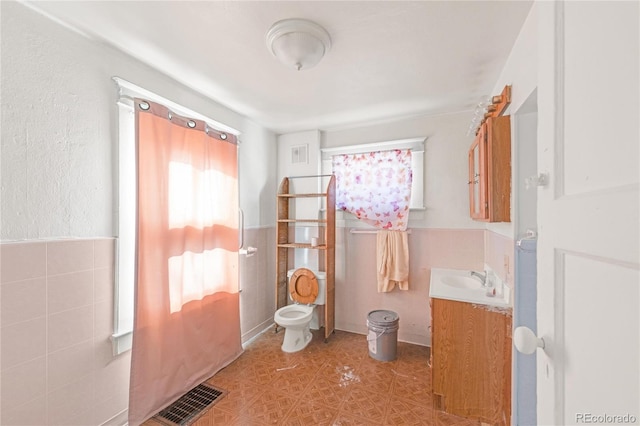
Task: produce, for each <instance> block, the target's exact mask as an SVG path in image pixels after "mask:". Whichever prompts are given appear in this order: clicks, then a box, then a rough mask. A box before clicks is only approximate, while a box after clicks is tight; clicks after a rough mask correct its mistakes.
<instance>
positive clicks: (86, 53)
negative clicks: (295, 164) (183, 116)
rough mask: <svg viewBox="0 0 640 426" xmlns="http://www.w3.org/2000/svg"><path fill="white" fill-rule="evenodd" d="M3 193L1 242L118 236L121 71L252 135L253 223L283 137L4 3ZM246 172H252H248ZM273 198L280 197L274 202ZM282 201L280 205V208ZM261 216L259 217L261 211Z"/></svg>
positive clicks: (258, 220)
mask: <svg viewBox="0 0 640 426" xmlns="http://www.w3.org/2000/svg"><path fill="white" fill-rule="evenodd" d="M1 31H2V45H1V47H2V49H1V51H2V77H1V78H2V80H1V83H2V160H1V161H2V163H1V166H2V169H1V170H2V172H1V179H2V180H1V189H0V197H1V199H2V208H1V215H2V216H1V219H2V223H1V225H2V227H1V228H2V229H1V235H0V238H2V239H3V240H22V239H35V238H55V237H69V236H73V237H96V236H113V235H114V232H115V227H114V212H115V211H116V206H115V201H116V197H115V194H114V190H113V184H112V182H113V176H114V173H115V171H114V166H113V164H114V159H115V155H114V152H115V147H116V142H117V140H116V135H117V122H116V120H115V118H116V116H117V109H116V104H115V102H116V89H115V84H114V83H113V81H112V80H111V77H113V76H118V77H121V78H124V79H126V80H129V81H131V82H133V83H135V84H137V85H139V86H142V87H144V88H146V89H148V90H150V91H152V92H155V93H157V94H159V95H161V96H163V97H165V98H168V99H171V100H172V101H174V102H177V103H179V104H182V105H184V106H185V107H187V108H190V109H192V110H194V111H198V112H200V113H201V114H203V115H206V116H209V117H211V118H213V119H215V120H217V121H220V122H222V123H225V124H227V125H229V126H231V127H234V128H236V129H239V130H240V131H241V132H246V134H243V135H242V136H241V139H242V140H243V142H244V144H243V146H242V147H241V151H243V150H244V151H247V154H245V153H243V152H242V153H241V162H246V163H248V164H247V165H246V167H245V165H244V164H242V163H241V168H243V169H244V168H246V169H247V170H251V174H250V175H249V174H248V173H246V174H245V175H246V176H247V179H248V181H249V182H248V183H247V184H244V183H243V182H241V190H242V194H241V200H242V204H243V206H244V208H245V211H246V212H251V213H250V214H249V217H248V223H250V224H254V225H258V224H263V223H269V222H271V221H272V220H273V217H274V216H273V213H271V212H270V210H272V209H270V208H269V207H267V208H266V211H264V212H261V208H260V206H264V204H263V202H264V201H265V200H266V199H267V198H264V199H261V197H260V194H261V192H259V191H256V190H255V189H256V187H258V188H260V189H261V190H262V191H263V192H269V191H271V189H270V188H269V186H273V185H274V184H273V183H272V181H273V179H274V176H273V173H272V172H271V170H273V169H274V168H275V156H274V154H273V152H274V151H275V136H274V135H273V133H271V132H270V131H266V130H265V129H262V128H260V126H257V125H256V124H254V123H252V122H250V121H249V120H247V119H245V118H244V117H242V116H240V115H238V114H237V113H235V112H233V111H231V110H229V109H227V108H225V107H223V106H221V105H219V104H216V103H215V102H212V101H211V100H209V99H206V98H204V97H203V96H200V95H199V94H197V93H195V92H194V91H192V90H190V89H188V88H185V87H183V86H181V85H180V84H178V83H176V82H175V81H173V80H171V79H170V78H168V77H166V76H164V75H163V74H161V73H159V72H157V71H155V70H153V69H151V68H149V67H147V66H146V65H144V64H142V63H140V62H138V61H136V60H135V59H133V58H131V57H129V56H127V55H125V54H123V53H121V52H119V51H116V50H114V49H112V48H110V47H108V46H106V45H104V44H102V43H98V42H95V41H91V40H88V39H85V38H83V37H80V36H78V34H75V33H74V32H72V31H70V30H69V29H67V28H64V27H62V26H59V25H57V24H55V23H53V22H52V21H49V20H48V19H45V18H44V17H42V16H40V15H38V14H36V13H34V12H33V11H31V10H29V9H28V8H26V7H25V6H23V5H21V4H18V3H13V2H2V30H1ZM243 178H244V176H243ZM271 203H274V202H273V201H271ZM272 205H273V204H272ZM256 212H259V215H254V213H256Z"/></svg>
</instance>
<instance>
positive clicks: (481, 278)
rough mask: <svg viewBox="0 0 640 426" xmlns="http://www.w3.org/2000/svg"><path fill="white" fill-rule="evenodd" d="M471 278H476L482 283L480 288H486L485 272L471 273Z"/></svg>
mask: <svg viewBox="0 0 640 426" xmlns="http://www.w3.org/2000/svg"><path fill="white" fill-rule="evenodd" d="M471 276H472V277H476V278H478V279H479V280H480V282H481V283H482V287H486V286H487V271H484V272H476V271H471Z"/></svg>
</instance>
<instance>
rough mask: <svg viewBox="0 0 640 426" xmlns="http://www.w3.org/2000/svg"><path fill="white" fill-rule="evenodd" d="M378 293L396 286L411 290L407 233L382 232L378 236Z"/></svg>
mask: <svg viewBox="0 0 640 426" xmlns="http://www.w3.org/2000/svg"><path fill="white" fill-rule="evenodd" d="M376 258H377V259H376V260H377V262H376V266H377V270H378V293H386V292H389V291H391V290H393V289H394V288H395V286H396V284H397V285H398V287H399V288H400V290H409V243H408V241H407V232H406V231H388V230H380V231H378V234H377V246H376Z"/></svg>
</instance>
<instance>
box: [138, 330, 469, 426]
mask: <svg viewBox="0 0 640 426" xmlns="http://www.w3.org/2000/svg"><path fill="white" fill-rule="evenodd" d="M322 332H323V331H315V332H314V336H313V340H312V341H311V343H309V345H308V346H307V347H306V348H305V349H304V350H302V351H300V352H296V353H293V354H288V353H285V352H282V350H281V349H280V345H281V344H282V338H283V335H284V334H283V333H284V331H280V332H278V333H274V329H269V330H268V331H266V332H265V333H263V334H262V335H260V336H259V337H258V338H256V339H255V340H254V341H253V342H251V343H250V344H249V346H248V347H247V348H246V349H245V352H244V353H243V354H242V355H241V356H240V357H239V358H238V359H237V360H236V361H234V362H233V363H232V364H231V365H229V366H228V367H226V368H224V369H223V370H221V371H220V372H218V373H217V374H216V375H215V376H213V377H211V378H210V379H209V380H208V383H210V384H212V385H214V386H216V387H218V388H222V389H225V390H227V391H228V394H227V395H226V396H225V397H223V398H222V399H221V400H220V401H219V402H217V403H216V404H215V405H214V406H213V408H211V409H210V410H209V411H208V412H207V413H205V414H204V415H203V416H202V417H200V418H199V419H198V420H197V421H196V422H195V423H194V425H196V426H208V425H230V426H235V425H239V426H253V425H256V426H261V425H292V426H293V425H300V426H303V425H304V426H307V425H367V426H369V425H442V426H451V425H459V426H476V425H479V423H478V422H476V421H471V420H468V419H465V418H461V417H456V416H451V415H448V414H445V413H441V412H439V411H435V410H433V408H432V395H431V371H430V369H429V366H428V359H429V348H428V347H424V346H417V345H411V344H408V343H402V342H398V351H397V352H398V355H397V359H396V360H395V361H390V362H381V361H377V360H375V359H373V358H371V357H370V356H369V351H368V347H367V340H366V336H363V335H360V334H353V333H347V332H343V331H336V333H335V334H334V335H332V336H331V337H330V338H329V341H328V342H327V343H324V338H323V337H322V335H321V334H320V333H322ZM158 425H159V423H157V422H156V421H154V420H153V419H151V420H148V421H147V422H145V423H144V426H158Z"/></svg>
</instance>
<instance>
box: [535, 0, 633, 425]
mask: <svg viewBox="0 0 640 426" xmlns="http://www.w3.org/2000/svg"><path fill="white" fill-rule="evenodd" d="M537 5H538V10H539V15H538V18H539V32H540V33H539V56H538V59H539V69H538V73H539V75H538V83H539V85H538V112H539V116H538V118H539V127H538V169H539V171H540V172H543V173H545V172H546V173H548V174H549V184H548V186H546V187H542V188H539V190H538V223H539V240H538V315H537V316H538V335H539V336H540V337H542V338H543V339H544V340H545V344H546V347H545V349H544V350H538V352H537V371H538V373H537V374H538V379H537V380H538V381H537V387H538V422H539V424H541V425H551V424H557V425H565V424H585V423H599V424H602V423H606V424H612V423H618V424H620V423H632V424H639V423H640V348H639V343H638V342H639V341H640V314H639V312H640V274H639V269H640V266H639V265H640V262H639V256H640V255H639V253H640V252H639V248H638V247H639V244H638V240H639V233H640V226H639V221H640V219H639V217H640V216H639V207H638V206H639V202H640V198H639V181H640V179H639V167H638V164H639V162H640V157H639V144H640V142H639V140H640V133H639V115H640V109H639V107H638V104H639V92H640V85H639V82H638V80H639V75H640V69H639V65H638V61H639V50H640V49H639V45H640V44H639V38H640V36H639V34H640V33H639V30H640V29H639V24H638V21H639V16H640V10H639V3H638V2H637V1H630V2H606V1H602V2H582V1H579V2H577V1H568V2H539V3H537ZM625 416H626V417H625ZM634 419H635V420H634Z"/></svg>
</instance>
